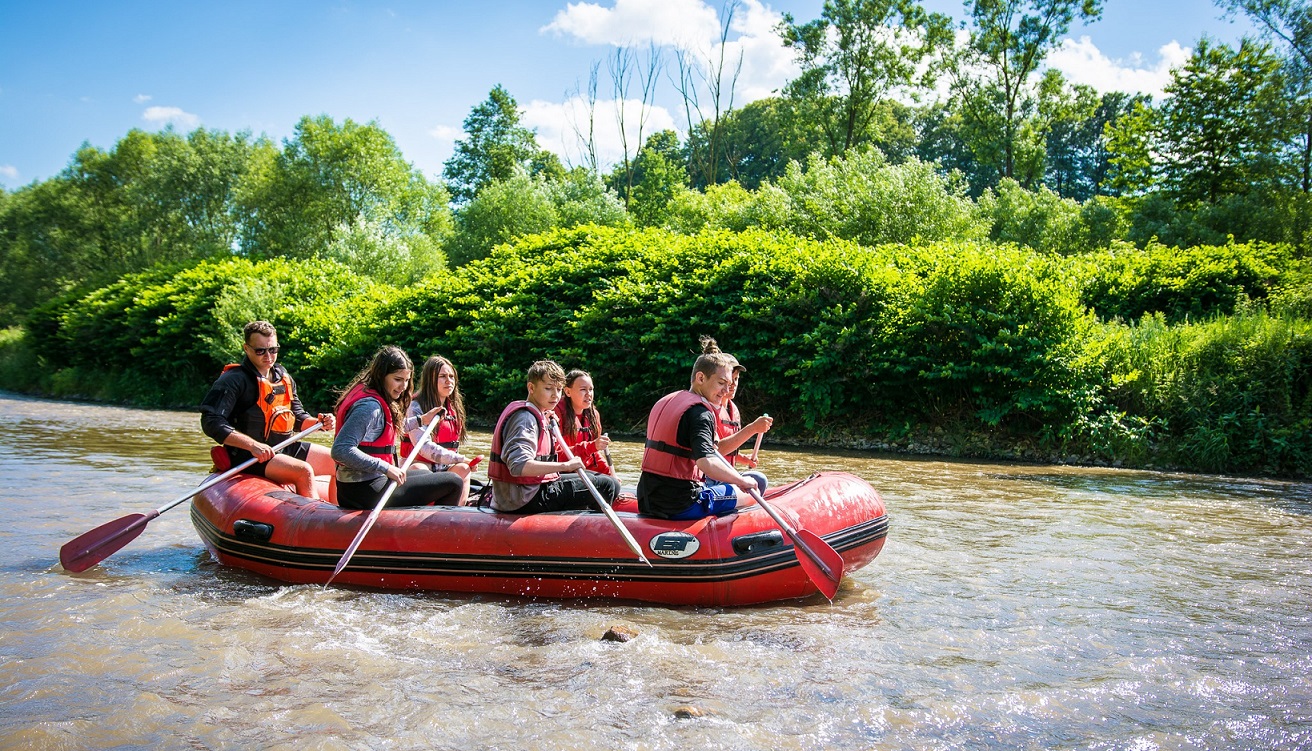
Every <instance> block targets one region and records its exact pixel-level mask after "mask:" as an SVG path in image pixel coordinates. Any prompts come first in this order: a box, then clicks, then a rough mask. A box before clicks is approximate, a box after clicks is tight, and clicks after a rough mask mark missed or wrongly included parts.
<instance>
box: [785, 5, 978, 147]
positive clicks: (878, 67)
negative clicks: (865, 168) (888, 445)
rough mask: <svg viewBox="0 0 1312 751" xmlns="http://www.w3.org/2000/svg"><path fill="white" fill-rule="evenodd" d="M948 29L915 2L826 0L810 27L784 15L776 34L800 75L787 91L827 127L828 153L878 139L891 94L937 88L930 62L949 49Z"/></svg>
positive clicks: (943, 20) (944, 21)
mask: <svg viewBox="0 0 1312 751" xmlns="http://www.w3.org/2000/svg"><path fill="white" fill-rule="evenodd" d="M950 26H951V21H950V19H948V18H947V17H946V16H944V15H942V14H938V13H927V12H925V9H924V8H923V7H921V6H920V5H919V4H918V3H916V2H914V1H913V0H825V4H824V9H823V10H822V11H821V14H820V18H818V19H816V20H814V21H810V22H807V23H798V22H797V21H796V20H795V19H794V18H793V16H792V15H791V14H788V13H785V14H784V17H783V21H782V22H781V23H780V24H779V27H778V31H779V34H780V37H781V38H782V39H783V42H784V44H785V45H786V46H788V47H790V48H792V49H793V50H794V51H795V53H796V55H797V61H798V63H799V64H800V65H801V68H802V73H801V75H799V76H798V77H797V78H796V79H794V80H792V81H790V82H789V83H788V85H787V86H786V87H785V88H784V93H785V95H786V96H787V97H789V98H790V99H792V100H794V101H796V102H798V106H799V107H804V108H805V109H806V110H808V115H807V116H809V117H811V118H813V119H814V120H815V121H816V122H818V123H820V124H821V126H822V127H823V128H824V133H825V136H826V139H827V143H826V144H825V145H826V147H827V152H828V154H830V155H838V154H842V153H843V152H845V151H847V150H848V149H850V148H852V147H853V146H856V145H858V144H865V143H869V142H871V141H872V140H874V137H875V134H874V133H873V132H872V129H873V126H874V125H875V124H876V122H877V116H878V113H879V106H880V103H881V102H882V101H884V100H885V99H887V98H888V97H889V95H890V94H891V93H893V92H895V91H896V90H898V89H903V88H908V87H916V86H926V85H929V84H930V83H931V82H932V79H933V75H934V72H935V66H933V65H928V64H927V63H928V62H929V61H930V60H931V58H932V57H933V56H934V55H935V54H936V53H938V52H941V51H942V50H943V49H945V48H946V47H948V46H949V45H950V44H951V39H952V35H951V29H950Z"/></svg>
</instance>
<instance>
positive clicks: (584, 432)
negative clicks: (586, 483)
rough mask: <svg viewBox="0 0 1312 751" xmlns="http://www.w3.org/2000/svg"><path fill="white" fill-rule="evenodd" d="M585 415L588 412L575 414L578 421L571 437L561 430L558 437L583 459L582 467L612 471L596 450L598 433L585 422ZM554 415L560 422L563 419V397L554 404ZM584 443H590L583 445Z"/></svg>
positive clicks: (605, 472)
mask: <svg viewBox="0 0 1312 751" xmlns="http://www.w3.org/2000/svg"><path fill="white" fill-rule="evenodd" d="M587 415H588V413H584V414H581V415H576V416H575V417H576V419H577V421H578V422H577V424H576V425H575V429H576V432H575V433H574V437H573V438H571V437H569V435H567V434H566V433H565V431H563V430H562V431H561V433H560V437H561V438H564V439H565V445H566V446H569V448H570V451H572V452H573V453H574V456H577V457H578V458H580V459H582V460H583V468H584V469H589V470H592V471H593V472H596V473H598V474H603V475H609V474H611V473H612V470H611V467H610V463H609V462H607V461H606V457H605V456H604V455H602V453H601V452H600V451H598V450H597V444H596V441H597V437H598V433H597V430H596V429H595V428H594V427H593V426H592V424H591V423H588V422H585V420H587ZM556 416H557V417H559V418H560V420H561V422H563V421H564V419H565V400H564V399H561V400H560V401H559V402H558V403H557V404H556ZM585 443H586V444H590V445H588V446H584V444H585Z"/></svg>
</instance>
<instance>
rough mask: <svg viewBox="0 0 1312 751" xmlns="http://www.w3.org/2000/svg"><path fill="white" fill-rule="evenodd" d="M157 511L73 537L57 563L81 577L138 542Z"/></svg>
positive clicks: (129, 517)
mask: <svg viewBox="0 0 1312 751" xmlns="http://www.w3.org/2000/svg"><path fill="white" fill-rule="evenodd" d="M157 516H159V512H158V511H152V512H150V513H149V514H129V515H128V516H125V517H123V518H121V519H115V520H114V521H112V522H109V523H108V524H102V525H100V526H99V527H96V528H95V529H93V530H91V531H90V532H87V533H86V534H83V535H81V536H79V537H75V538H74V539H72V540H69V541H68V542H66V543H64V547H62V548H60V549H59V563H60V564H61V565H62V566H63V567H64V569H65V570H66V571H72V572H73V573H75V574H77V573H81V572H83V571H86V570H87V569H89V568H91V567H92V566H94V565H96V564H97V563H100V562H101V561H103V560H105V559H106V558H108V557H110V556H111V555H113V554H114V553H115V552H117V551H118V550H119V549H121V548H122V547H123V546H124V545H127V544H128V543H129V542H132V541H133V540H135V539H137V536H138V535H140V534H141V533H142V531H143V530H145V529H146V525H147V524H149V523H150V520H151V519H154V518H155V517H157Z"/></svg>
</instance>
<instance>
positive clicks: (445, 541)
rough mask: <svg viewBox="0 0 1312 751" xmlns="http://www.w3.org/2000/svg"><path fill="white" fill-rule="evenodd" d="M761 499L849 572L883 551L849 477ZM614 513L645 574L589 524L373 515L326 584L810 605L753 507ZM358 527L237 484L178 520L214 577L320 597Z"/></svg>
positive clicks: (878, 521) (358, 519)
mask: <svg viewBox="0 0 1312 751" xmlns="http://www.w3.org/2000/svg"><path fill="white" fill-rule="evenodd" d="M766 498H767V500H768V501H770V502H771V505H772V506H773V507H774V508H775V509H776V510H777V511H779V512H780V513H781V514H782V515H784V516H785V517H786V518H787V519H789V520H790V521H791V522H792V523H794V524H795V525H796V526H799V527H804V528H806V529H808V530H810V531H811V532H814V533H815V534H817V535H820V536H821V537H822V538H823V539H824V540H825V542H827V543H829V545H831V546H832V547H833V548H834V549H835V550H837V551H838V552H839V554H841V555H842V557H843V562H844V566H845V568H846V570H847V571H849V572H850V571H854V570H856V569H858V568H860V567H862V566H864V565H866V564H867V563H869V562H870V561H871V560H873V559H874V558H875V556H877V555H879V551H880V550H881V549H882V548H883V547H884V537H885V535H886V534H887V530H888V518H887V516H886V515H885V513H884V502H883V500H882V499H881V498H880V497H879V494H878V493H877V492H875V490H874V489H873V488H871V487H870V485H868V484H867V483H866V482H865V481H863V480H861V479H860V478H857V477H855V476H853V475H850V474H846V473H820V474H816V475H812V476H811V477H808V478H806V479H805V480H801V481H798V482H794V483H792V484H790V485H785V486H782V487H779V488H771V489H770V490H769V491H768V492H767V493H766ZM615 509H616V511H617V512H619V514H618V515H619V517H620V520H621V521H622V522H623V524H624V526H625V527H626V528H628V530H629V532H630V533H632V534H633V536H634V538H636V539H637V541H638V543H639V544H640V545H642V546H643V547H644V549H645V551H647V558H648V559H649V560H650V561H651V563H652V566H651V567H650V568H649V567H648V566H647V565H646V564H644V563H642V562H641V561H639V560H638V559H637V557H636V556H634V555H633V553H632V552H631V551H630V550H629V549H628V547H627V546H626V545H625V543H624V540H623V538H622V537H621V535H620V534H619V533H618V531H616V529H615V528H614V527H613V526H612V525H611V523H610V521H609V520H608V519H607V518H606V516H605V515H603V514H601V513H600V512H585V511H574V512H557V513H550V514H534V515H530V516H513V515H509V514H499V513H496V512H494V511H492V510H491V509H489V508H486V507H484V508H478V507H472V506H463V507H424V508H418V509H388V510H384V511H383V513H382V514H381V516H380V517H379V519H378V522H377V524H376V525H375V526H374V528H373V529H372V530H371V531H370V532H369V534H368V536H367V537H366V538H365V540H364V544H363V545H362V546H361V547H360V549H359V550H358V551H357V552H356V553H355V555H354V556H353V557H352V558H351V562H350V565H348V566H347V567H346V569H344V570H343V571H342V573H341V574H339V575H338V576H337V578H336V579H335V580H334V582H335V583H340V584H354V585H359V586H366V587H382V588H386V589H423V590H433V591H446V592H491V593H502V594H514V595H525V596H530V597H551V598H576V597H606V598H617V599H625V600H641V601H645V602H656V603H668V604H676V605H717V606H723V605H747V604H751V603H759V602H769V601H772V600H784V599H792V598H800V597H807V596H809V595H812V594H814V593H815V592H816V591H817V590H816V587H815V585H814V584H812V583H811V581H810V580H809V579H808V578H807V575H806V573H805V572H804V571H803V570H802V568H801V566H800V565H799V564H798V561H797V556H796V554H795V552H794V550H793V547H792V544H791V543H790V542H789V541H788V538H787V537H786V536H785V535H784V534H783V533H782V532H781V531H780V530H779V528H778V527H777V526H775V524H774V522H773V521H771V519H770V517H769V515H767V514H766V512H765V511H764V510H763V509H761V508H759V507H757V506H756V505H755V504H751V505H747V506H744V507H740V508H739V509H738V510H737V511H736V512H734V513H732V514H729V515H728V516H724V517H719V518H706V519H697V520H693V521H666V520H663V519H653V518H650V517H646V516H640V515H638V514H637V513H635V511H636V501H634V499H633V498H632V497H631V496H625V497H621V499H620V500H619V502H617V503H616V504H615ZM368 513H369V512H367V511H347V510H343V509H341V508H338V507H337V506H335V505H333V504H330V503H325V502H322V501H314V500H310V499H309V498H305V497H304V496H300V495H297V494H295V493H291V492H288V491H287V490H286V489H285V488H283V487H282V486H280V485H274V484H273V483H270V482H269V481H267V480H265V479H263V478H260V477H254V476H251V475H236V476H235V477H233V478H232V479H230V480H227V481H224V482H221V483H219V484H217V485H215V486H214V487H213V488H211V489H209V490H206V491H204V492H202V493H200V494H199V495H197V496H196V498H195V500H194V502H193V503H192V510H191V520H192V523H193V524H195V525H196V530H197V531H198V532H199V533H200V536H201V539H202V540H204V542H205V546H206V547H207V548H209V549H210V552H212V553H213V554H214V556H215V558H217V559H218V561H219V562H220V563H222V564H224V565H227V566H236V567H238V568H243V569H247V570H249V571H253V572H255V573H258V574H263V575H265V576H268V577H272V578H274V579H278V580H281V581H287V582H296V583H313V584H322V583H324V582H325V581H327V580H328V577H329V575H330V574H332V571H333V568H334V566H336V565H337V562H338V560H339V559H340V558H341V557H342V553H343V552H344V551H345V550H346V547H347V546H348V545H349V544H350V543H351V540H352V539H354V537H355V534H356V532H358V531H359V529H360V525H361V524H363V523H364V520H365V518H366V517H367V516H368Z"/></svg>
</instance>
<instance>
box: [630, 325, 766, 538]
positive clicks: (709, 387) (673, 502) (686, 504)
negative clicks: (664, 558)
mask: <svg viewBox="0 0 1312 751" xmlns="http://www.w3.org/2000/svg"><path fill="white" fill-rule="evenodd" d="M736 362H737V360H736V359H734V358H732V357H731V356H729V355H726V354H725V353H723V352H720V351H718V348H717V350H716V351H714V352H707V351H703V353H702V355H701V356H700V357H698V358H697V361H696V363H694V364H693V369H692V378H691V380H690V383H689V386H688V389H687V390H685V391H675V392H674V393H671V394H667V395H665V396H664V397H662V398H661V400H660V401H658V402H656V405H655V406H654V407H652V409H651V414H650V415H648V417H647V445H646V447H645V448H644V449H643V452H642V474H641V475H640V476H639V478H638V511H639V512H641V513H643V514H648V515H650V516H656V517H660V518H663V519H697V518H701V517H703V516H712V515H714V516H719V515H722V514H727V513H730V512H732V511H733V510H734V509H735V508H736V507H737V504H738V494H737V492H736V491H737V490H742V491H744V492H750V491H752V490H756V489H759V487H760V485H759V484H758V482H757V480H756V479H755V478H752V477H746V476H744V475H741V474H739V473H738V471H737V470H735V469H734V468H733V465H731V464H729V463H728V462H726V461H725V460H724V458H723V457H721V456H720V453H719V450H718V449H717V447H716V437H717V434H718V429H719V422H720V421H719V417H718V415H719V406H718V405H719V403H721V402H723V401H724V399H725V398H727V396H728V393H729V388H730V386H731V385H732V384H733V366H734V364H735V363H736Z"/></svg>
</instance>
